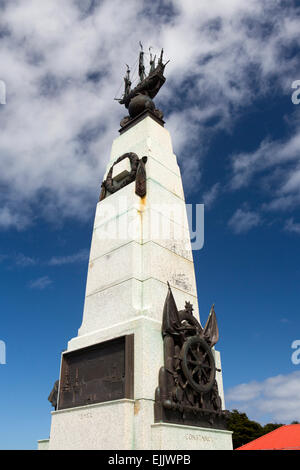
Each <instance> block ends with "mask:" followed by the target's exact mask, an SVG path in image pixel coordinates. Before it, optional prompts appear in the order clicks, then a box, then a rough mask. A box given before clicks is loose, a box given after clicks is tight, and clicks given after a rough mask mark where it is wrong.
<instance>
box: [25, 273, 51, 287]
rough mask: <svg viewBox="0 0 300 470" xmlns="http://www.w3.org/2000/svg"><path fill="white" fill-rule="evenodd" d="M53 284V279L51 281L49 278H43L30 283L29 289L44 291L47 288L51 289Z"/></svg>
mask: <svg viewBox="0 0 300 470" xmlns="http://www.w3.org/2000/svg"><path fill="white" fill-rule="evenodd" d="M51 284H52V281H51V279H49V277H48V276H42V277H39V278H38V279H35V280H33V281H30V283H29V288H30V289H38V290H44V289H46V288H47V287H49V286H50V285H51Z"/></svg>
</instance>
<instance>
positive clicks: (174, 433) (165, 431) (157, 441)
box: [151, 423, 233, 450]
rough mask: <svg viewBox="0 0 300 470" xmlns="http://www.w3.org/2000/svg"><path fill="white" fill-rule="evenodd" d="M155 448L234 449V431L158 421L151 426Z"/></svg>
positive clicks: (153, 447) (153, 446)
mask: <svg viewBox="0 0 300 470" xmlns="http://www.w3.org/2000/svg"><path fill="white" fill-rule="evenodd" d="M151 440H152V449H153V450H179V449H180V450H232V448H233V447H232V432H231V431H224V430H220V429H209V428H200V427H196V426H181V425H177V424H167V423H157V424H153V425H152V426H151Z"/></svg>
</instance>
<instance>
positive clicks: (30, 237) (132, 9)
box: [0, 0, 300, 449]
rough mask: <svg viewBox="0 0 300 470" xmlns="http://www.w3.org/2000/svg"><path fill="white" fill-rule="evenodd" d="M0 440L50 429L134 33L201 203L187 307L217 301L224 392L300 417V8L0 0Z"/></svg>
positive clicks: (266, 414) (190, 190) (261, 415)
mask: <svg viewBox="0 0 300 470" xmlns="http://www.w3.org/2000/svg"><path fill="white" fill-rule="evenodd" d="M0 10H1V15H0V80H3V81H4V82H5V84H6V89H7V99H6V105H0V123H1V126H0V127H1V130H0V161H1V171H0V188H1V200H0V282H1V312H2V313H1V324H0V340H3V341H5V343H6V346H7V364H6V365H0V383H1V387H0V403H1V404H0V448H1V449H14V448H28V449H30V448H35V447H36V440H37V439H40V438H43V437H47V436H48V434H49V429H50V410H51V407H50V404H49V403H48V402H47V397H48V394H49V392H50V389H51V387H52V384H53V382H54V381H55V380H56V379H57V377H58V373H59V361H60V353H61V351H62V350H64V349H65V348H66V346H67V341H68V340H69V339H70V338H72V337H74V336H75V335H76V334H77V330H78V328H79V326H80V324H81V318H82V310H83V301H84V290H85V282H86V272H87V262H88V250H89V245H90V240H91V231H92V226H93V217H94V210H95V205H96V203H97V199H98V196H99V189H100V182H101V180H102V176H103V172H104V167H105V165H106V162H107V160H108V156H109V151H110V145H111V142H112V140H113V138H115V137H116V136H117V131H118V128H119V121H120V119H121V118H122V117H123V115H124V110H123V109H122V108H121V107H120V106H119V105H118V104H117V103H116V102H114V101H113V98H114V97H115V96H116V94H117V93H118V89H119V87H120V84H121V82H122V75H123V73H124V70H125V67H124V64H125V63H129V64H130V65H132V64H134V62H135V60H136V54H137V50H138V42H139V40H142V41H143V43H144V45H145V48H147V47H149V46H150V45H151V46H153V48H154V49H155V50H158V49H159V47H161V46H163V47H164V49H165V54H166V58H167V59H169V58H170V59H171V62H170V63H169V64H168V66H167V69H166V76H167V83H166V85H165V86H164V87H163V89H162V90H161V92H160V95H159V96H158V97H157V100H156V101H157V105H158V106H159V107H161V108H162V109H163V110H164V112H165V120H166V127H167V129H168V130H170V132H171V135H172V139H173V144H174V150H175V153H176V155H177V157H178V161H179V164H180V166H181V170H182V174H183V181H184V189H185V194H186V199H187V202H189V203H191V202H192V203H205V245H204V248H203V249H202V250H200V251H195V252H194V262H195V270H196V276H197V285H198V296H199V307H200V314H201V319H202V321H205V319H206V317H207V314H208V312H209V309H210V306H211V304H212V303H213V302H214V303H215V305H216V312H217V317H218V322H219V327H220V334H221V338H220V341H219V343H218V349H220V351H221V354H222V364H223V374H224V377H223V379H224V386H225V398H226V401H227V406H228V407H229V408H232V407H237V408H238V409H239V410H245V411H246V412H247V413H248V415H249V416H250V417H251V418H253V419H257V420H259V421H261V422H266V421H277V422H290V421H292V420H293V419H298V420H300V399H299V389H300V365H294V364H293V363H292V361H291V355H292V352H293V351H292V349H291V344H292V342H293V341H294V340H297V339H300V320H299V282H300V267H299V259H300V244H299V242H300V210H299V207H300V162H299V160H300V159H299V149H300V131H299V122H300V114H299V113H300V105H295V104H293V103H292V100H291V95H292V92H293V89H292V83H293V82H294V81H295V80H300V65H299V64H300V62H299V27H300V16H299V15H300V11H299V6H297V3H296V2H293V1H285V2H280V1H277V0H274V1H268V2H267V1H258V0H257V1H256V0H252V1H249V2H241V1H235V0H226V1H221V0H214V1H213V2H212V1H206V0H203V1H201V2H197V6H195V2H192V1H187V0H186V1H185V2H184V4H183V2H179V1H178V2H177V1H175V0H174V1H164V2H157V3H156V4H155V5H153V4H152V3H151V2H138V1H136V2H135V1H132V2H131V3H130V4H128V3H124V2H121V1H119V0H114V1H113V2H109V1H92V0H86V1H81V2H78V1H75V0H74V1H71V0H64V2H63V5H62V4H61V2H59V1H58V0H52V1H50V0H43V2H39V1H37V0H28V1H27V2H21V1H17V0H10V1H9V2H8V1H5V0H2V1H1V0H0Z"/></svg>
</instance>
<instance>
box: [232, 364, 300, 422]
mask: <svg viewBox="0 0 300 470" xmlns="http://www.w3.org/2000/svg"><path fill="white" fill-rule="evenodd" d="M299 389H300V371H296V372H292V373H291V374H287V375H277V376H275V377H269V378H267V379H266V380H264V381H262V382H255V381H254V382H249V383H245V384H240V385H237V386H236V387H233V388H231V389H229V390H228V392H227V394H226V400H227V406H229V408H230V409H234V408H237V409H238V410H239V411H244V412H246V413H247V414H248V416H249V417H250V418H252V419H257V420H259V421H264V422H265V421H273V422H274V421H277V422H283V423H290V422H291V421H293V420H297V421H300V394H299Z"/></svg>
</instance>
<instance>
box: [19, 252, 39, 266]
mask: <svg viewBox="0 0 300 470" xmlns="http://www.w3.org/2000/svg"><path fill="white" fill-rule="evenodd" d="M14 261H15V264H16V265H17V266H20V267H22V268H25V267H28V266H34V265H36V264H37V260H36V259H34V258H31V257H30V256H26V255H24V254H23V253H18V254H17V255H16V256H15V260H14Z"/></svg>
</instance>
